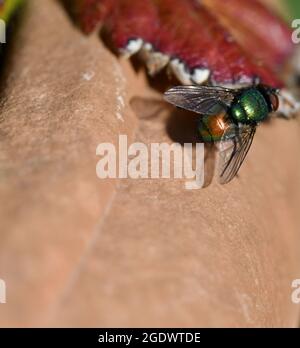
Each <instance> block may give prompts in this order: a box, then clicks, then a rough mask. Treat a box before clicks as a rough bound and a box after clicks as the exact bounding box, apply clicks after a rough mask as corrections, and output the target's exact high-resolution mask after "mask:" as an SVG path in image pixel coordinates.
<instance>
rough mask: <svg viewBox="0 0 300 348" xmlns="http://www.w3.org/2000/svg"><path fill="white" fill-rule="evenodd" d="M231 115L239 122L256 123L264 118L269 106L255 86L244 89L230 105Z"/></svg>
mask: <svg viewBox="0 0 300 348" xmlns="http://www.w3.org/2000/svg"><path fill="white" fill-rule="evenodd" d="M230 113H231V116H232V117H233V118H234V119H235V120H236V121H238V122H240V123H248V124H251V123H257V122H260V121H262V120H264V119H265V118H266V117H267V116H268V113H269V108H268V104H267V101H266V99H265V98H264V96H263V95H262V94H261V93H260V92H259V91H258V90H257V89H255V88H251V89H248V90H246V91H244V92H243V93H242V94H241V95H240V96H239V97H238V99H237V101H236V102H235V103H234V104H233V105H232V107H231V109H230Z"/></svg>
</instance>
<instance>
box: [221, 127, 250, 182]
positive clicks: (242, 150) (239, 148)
mask: <svg viewBox="0 0 300 348" xmlns="http://www.w3.org/2000/svg"><path fill="white" fill-rule="evenodd" d="M255 131H256V126H250V125H235V124H232V125H231V126H230V127H229V128H228V129H227V130H226V132H225V133H224V135H223V137H222V140H221V142H220V160H219V173H220V182H221V184H226V183H228V182H229V181H231V180H232V179H233V178H234V177H235V176H236V174H237V172H238V171H239V169H240V167H241V165H242V163H243V162H244V159H245V157H246V155H247V153H248V151H249V149H250V147H251V144H252V141H253V137H254V134H255Z"/></svg>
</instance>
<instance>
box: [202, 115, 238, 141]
mask: <svg viewBox="0 0 300 348" xmlns="http://www.w3.org/2000/svg"><path fill="white" fill-rule="evenodd" d="M230 125H231V122H230V120H229V118H228V115H227V114H226V113H225V112H224V113H221V114H219V115H205V116H203V117H202V118H201V119H200V122H199V125H198V132H199V134H200V136H201V139H202V140H203V141H204V142H206V143H207V142H215V141H220V140H222V138H223V136H224V134H225V132H226V137H227V134H228V138H230V132H228V130H229V129H230ZM231 135H232V137H234V136H235V134H231Z"/></svg>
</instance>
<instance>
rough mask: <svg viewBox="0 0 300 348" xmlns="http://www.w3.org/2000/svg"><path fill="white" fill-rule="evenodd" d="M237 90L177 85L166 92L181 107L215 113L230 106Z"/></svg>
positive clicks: (167, 97)
mask: <svg viewBox="0 0 300 348" xmlns="http://www.w3.org/2000/svg"><path fill="white" fill-rule="evenodd" d="M235 93H236V92H235V91H234V90H232V89H229V88H223V87H210V86H177V87H173V88H171V89H169V90H168V91H167V92H165V95H164V97H165V99H166V101H168V102H169V103H171V104H174V105H176V106H178V107H180V108H183V109H186V110H190V111H194V112H196V113H198V114H205V115H215V114H217V113H218V111H220V108H223V109H227V108H228V107H230V105H231V103H232V101H233V100H234V97H235Z"/></svg>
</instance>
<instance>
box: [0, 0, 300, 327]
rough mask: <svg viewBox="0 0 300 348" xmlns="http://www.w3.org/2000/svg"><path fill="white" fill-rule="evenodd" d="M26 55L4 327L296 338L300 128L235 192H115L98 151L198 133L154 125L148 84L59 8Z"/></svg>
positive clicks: (120, 186)
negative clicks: (140, 106) (125, 142)
mask: <svg viewBox="0 0 300 348" xmlns="http://www.w3.org/2000/svg"><path fill="white" fill-rule="evenodd" d="M16 42H17V44H16V45H15V46H14V47H13V49H12V52H11V53H10V64H9V66H7V73H6V78H5V88H4V89H3V88H2V91H1V94H2V96H1V100H2V102H1V111H0V113H1V134H0V137H1V162H0V173H1V177H0V178H1V179H0V190H1V191H0V193H1V203H2V204H1V210H0V221H1V244H0V278H2V279H4V280H5V281H6V284H7V303H6V304H3V305H0V306H1V307H0V325H1V326H48V325H50V326H93V327H99V326H100V327H101V326H250V327H254V326H268V327H270V326H296V325H297V319H298V307H297V305H295V304H293V303H292V301H291V282H292V280H293V279H295V278H300V277H299V272H300V269H299V255H300V253H299V249H300V246H299V231H300V228H299V227H300V218H299V203H300V186H299V179H300V176H299V173H300V158H299V155H298V151H299V150H298V149H299V147H300V140H299V126H298V124H297V122H296V121H295V120H292V121H285V120H274V121H273V122H272V123H270V124H268V125H264V126H261V127H260V128H259V130H258V134H257V136H256V138H255V141H254V145H253V147H252V149H251V152H250V154H249V156H248V158H247V161H246V163H245V164H244V166H243V168H242V170H241V174H240V177H239V178H238V179H237V180H234V181H233V182H232V183H230V184H228V185H226V186H220V185H218V184H212V185H210V186H208V187H207V188H205V189H203V190H195V191H189V190H185V189H184V181H183V180H167V179H161V180H129V179H128V180H119V181H117V180H111V181H104V180H103V181H101V180H100V179H98V178H97V176H96V172H95V167H96V163H97V160H98V158H97V157H96V154H95V151H96V147H97V145H98V144H99V143H102V142H112V143H114V144H117V141H118V135H119V134H127V135H128V137H129V141H134V140H135V141H143V142H146V143H150V142H162V141H171V139H170V134H175V135H174V136H175V138H176V134H177V133H178V134H179V133H180V134H181V135H182V133H184V132H186V134H187V139H188V135H189V129H186V130H185V129H182V128H181V127H182V120H179V119H175V120H174V119H173V120H170V119H166V115H165V114H164V113H162V115H159V116H158V117H154V118H152V119H147V118H146V119H139V118H138V117H137V115H135V114H134V113H133V111H132V109H131V107H130V105H129V101H130V99H131V98H132V97H136V96H143V97H145V98H146V97H149V98H150V97H152V96H153V92H152V91H151V90H150V89H149V87H148V86H147V82H146V81H145V79H144V78H143V76H141V75H139V76H136V73H135V72H134V70H133V69H132V68H131V66H130V64H129V63H128V62H122V63H121V64H120V63H119V61H118V60H117V59H116V58H115V57H114V56H113V55H112V54H111V53H110V52H109V51H108V50H107V49H106V48H105V47H104V46H103V45H102V44H101V42H100V40H99V39H98V37H96V36H92V37H89V38H86V37H84V36H82V35H81V34H80V33H79V32H78V31H77V30H76V29H75V28H74V27H73V26H72V24H71V23H70V21H69V18H68V17H67V15H66V14H65V12H64V11H63V9H62V8H61V6H60V5H59V4H58V3H56V2H53V1H51V0H44V1H40V0H31V1H29V2H28V8H27V11H26V13H25V15H24V20H23V23H22V31H20V32H19V33H18V37H17V39H16ZM122 98H124V100H125V106H124V107H123V106H122V103H121V102H120V100H121V99H122ZM145 108H147V103H146V102H145ZM179 121H180V122H181V123H180V122H179ZM177 122H179V123H178V124H177ZM172 127H173V128H175V130H176V127H177V133H176V131H175V133H172V132H170V129H172ZM187 127H188V126H187ZM178 128H179V130H178ZM183 136H184V134H183ZM172 140H174V139H172ZM175 140H176V139H175Z"/></svg>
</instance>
